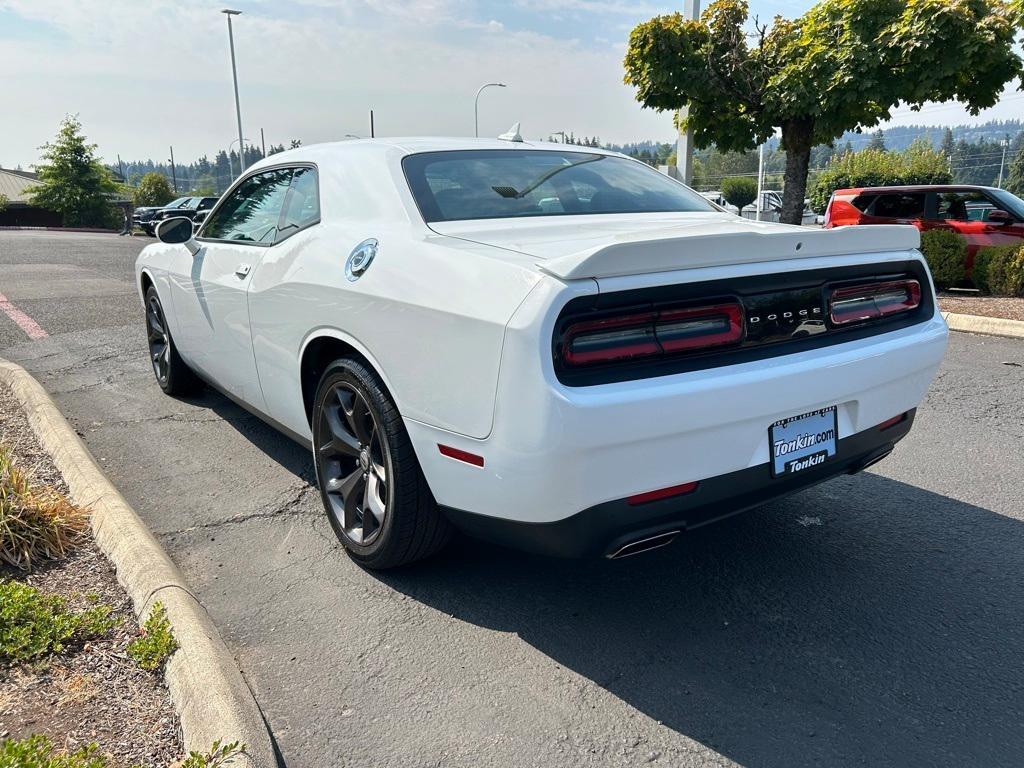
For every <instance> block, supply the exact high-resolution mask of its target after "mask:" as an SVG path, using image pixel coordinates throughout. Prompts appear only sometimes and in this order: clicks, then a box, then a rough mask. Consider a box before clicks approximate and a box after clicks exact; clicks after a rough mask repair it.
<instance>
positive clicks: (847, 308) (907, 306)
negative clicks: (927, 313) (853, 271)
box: [828, 279, 921, 325]
mask: <svg viewBox="0 0 1024 768" xmlns="http://www.w3.org/2000/svg"><path fill="white" fill-rule="evenodd" d="M919 306H921V284H920V283H919V282H918V281H917V280H911V279H907V280H889V281H887V282H882V283H866V284H864V285H853V286H848V287H844V288H835V289H833V290H832V292H831V293H830V294H829V298H828V308H829V319H830V320H831V321H832V324H833V325H848V324H849V323H859V322H863V321H865V320H877V319H879V318H882V317H888V316H889V315H895V314H899V313H900V312H909V311H910V310H912V309H917V308H918V307H919Z"/></svg>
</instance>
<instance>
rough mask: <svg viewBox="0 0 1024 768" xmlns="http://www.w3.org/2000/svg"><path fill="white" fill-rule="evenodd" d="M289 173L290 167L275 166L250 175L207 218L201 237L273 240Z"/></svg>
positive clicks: (258, 240) (250, 240)
mask: <svg viewBox="0 0 1024 768" xmlns="http://www.w3.org/2000/svg"><path fill="white" fill-rule="evenodd" d="M291 175H292V172H291V169H289V168H278V169H276V170H273V171H265V172H264V173H257V174H256V175H254V176H250V177H249V178H248V179H246V180H245V181H243V182H242V183H241V185H240V186H239V187H238V188H237V189H236V190H235V191H234V192H232V193H231V195H230V196H228V197H227V198H226V199H225V200H224V203H223V204H222V205H221V206H220V208H218V209H217V211H216V212H215V213H214V214H212V215H211V216H209V217H208V218H207V220H206V225H205V226H204V227H203V231H202V237H208V238H211V239H213V240H237V241H239V242H245V243H263V244H265V245H269V244H271V243H273V242H274V239H275V237H276V236H277V223H278V220H279V219H280V218H281V206H282V204H283V203H284V196H285V193H286V192H287V191H288V182H289V181H290V180H291Z"/></svg>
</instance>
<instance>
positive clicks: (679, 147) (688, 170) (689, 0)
mask: <svg viewBox="0 0 1024 768" xmlns="http://www.w3.org/2000/svg"><path fill="white" fill-rule="evenodd" d="M683 18H685V19H692V20H693V21H697V20H698V19H700V0H683ZM689 114H690V108H689V106H686V107H683V108H682V109H680V110H679V111H678V112H677V113H676V121H677V122H679V123H683V122H685V121H686V118H687V117H689ZM675 176H676V178H677V179H678V180H679V181H681V182H683V184H690V183H691V182H692V181H693V131H692V130H690V129H689V128H685V129H684V128H680V130H679V136H678V137H677V138H676V173H675Z"/></svg>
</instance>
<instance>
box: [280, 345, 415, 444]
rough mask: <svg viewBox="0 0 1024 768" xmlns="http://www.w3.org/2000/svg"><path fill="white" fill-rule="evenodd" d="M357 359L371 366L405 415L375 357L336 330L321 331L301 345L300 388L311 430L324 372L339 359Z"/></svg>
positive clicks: (399, 410) (307, 421) (362, 346)
mask: <svg viewBox="0 0 1024 768" xmlns="http://www.w3.org/2000/svg"><path fill="white" fill-rule="evenodd" d="M349 356H355V357H358V358H360V359H361V360H362V361H363V362H364V363H365V364H366V365H368V366H369V367H370V368H371V369H372V370H373V371H374V372H375V373H376V374H377V375H378V376H380V378H381V381H383V382H384V387H385V389H386V390H387V394H388V395H389V396H390V397H391V399H392V400H393V401H394V403H395V406H396V407H397V408H398V412H399V413H401V412H402V406H401V403H400V402H399V400H398V398H397V396H396V394H395V389H394V387H393V386H392V385H391V382H390V381H389V380H388V376H387V374H386V373H385V372H384V369H383V368H382V367H381V365H380V363H378V362H377V360H376V359H375V358H374V356H373V354H372V353H371V352H370V351H369V350H368V349H367V348H366V347H365V346H364V345H363V344H361V343H360V342H359V341H358V340H356V339H354V338H353V337H351V336H349V335H348V334H346V333H344V332H343V331H339V330H337V329H335V328H321V329H318V330H316V331H313V332H312V333H310V335H309V336H308V337H307V338H306V340H305V341H304V342H303V344H302V349H301V351H300V353H299V386H300V387H301V389H302V407H303V410H304V411H305V414H306V423H307V425H308V426H310V427H312V422H313V399H314V398H315V396H316V387H317V384H319V383H320V377H321V376H322V375H323V372H324V370H325V369H326V368H327V366H328V365H330V364H331V363H332V362H334V361H335V360H337V359H338V358H340V357H349Z"/></svg>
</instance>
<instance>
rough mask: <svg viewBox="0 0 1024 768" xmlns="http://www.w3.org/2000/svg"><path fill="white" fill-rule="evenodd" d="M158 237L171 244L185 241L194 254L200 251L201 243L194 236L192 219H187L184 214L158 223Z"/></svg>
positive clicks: (162, 241)
mask: <svg viewBox="0 0 1024 768" xmlns="http://www.w3.org/2000/svg"><path fill="white" fill-rule="evenodd" d="M156 237H157V240H159V241H160V242H161V243H169V244H170V245H181V244H182V243H184V245H185V247H186V248H188V250H189V253H191V254H192V255H193V256H195V255H196V254H197V253H199V243H197V242H196V241H195V239H193V237H192V219H187V218H185V217H184V216H175V217H174V218H171V219H164V220H163V221H161V222H160V223H159V224H157V225H156Z"/></svg>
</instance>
